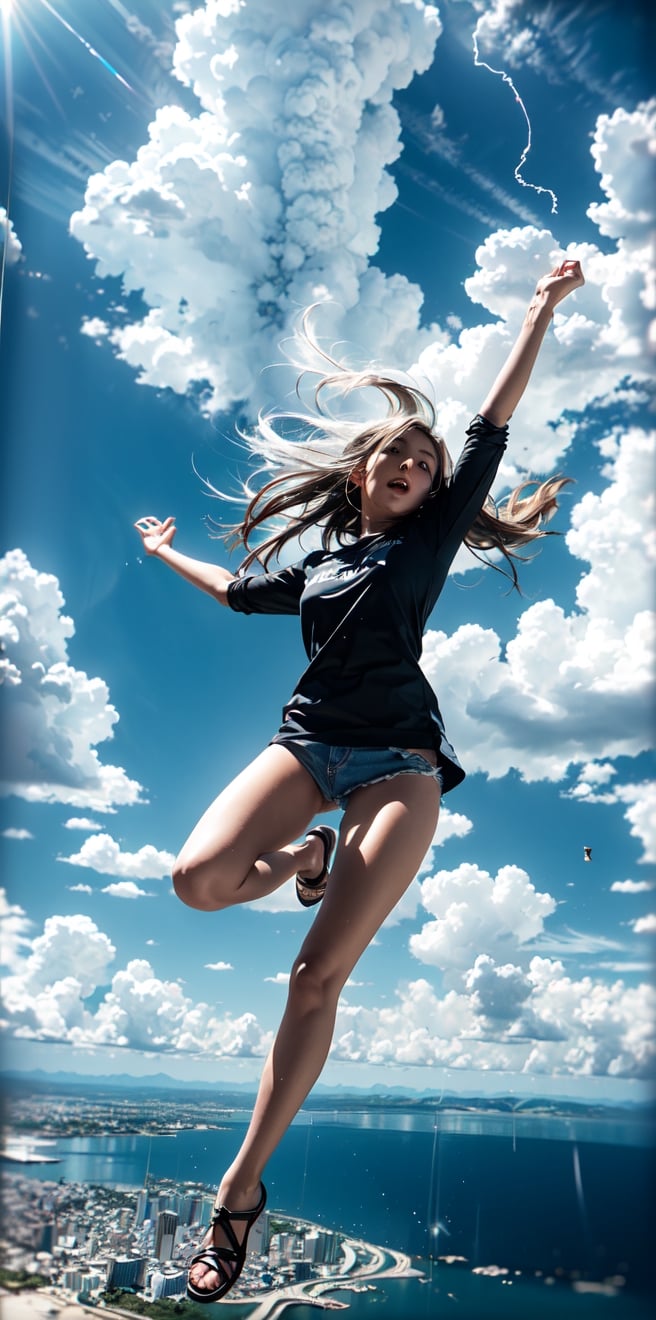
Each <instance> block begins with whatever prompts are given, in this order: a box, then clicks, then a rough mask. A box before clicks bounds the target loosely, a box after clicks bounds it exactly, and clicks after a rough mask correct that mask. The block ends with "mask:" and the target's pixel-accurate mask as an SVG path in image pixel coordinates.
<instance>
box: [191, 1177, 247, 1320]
mask: <svg viewBox="0 0 656 1320" xmlns="http://www.w3.org/2000/svg"><path fill="white" fill-rule="evenodd" d="M221 1192H222V1188H221V1189H220V1190H219V1195H218V1196H217V1199H216V1205H215V1209H214V1214H213V1216H212V1220H211V1223H210V1227H209V1229H208V1231H207V1233H206V1234H205V1237H204V1239H203V1243H202V1245H201V1248H200V1250H199V1251H197V1252H196V1254H195V1256H193V1257H192V1259H191V1262H190V1266H189V1278H188V1282H187V1295H188V1296H189V1297H190V1298H191V1299H192V1300H193V1301H195V1302H218V1301H219V1299H220V1298H221V1297H225V1295H226V1293H228V1292H229V1291H230V1289H231V1288H232V1286H233V1284H235V1283H236V1282H237V1279H238V1278H239V1275H240V1274H241V1272H242V1269H243V1268H244V1261H245V1260H246V1252H247V1249H248V1234H249V1233H250V1230H251V1228H252V1227H253V1224H254V1223H255V1221H256V1219H258V1218H259V1216H260V1215H261V1213H262V1211H263V1209H264V1206H265V1204H266V1190H265V1187H264V1183H260V1184H259V1186H258V1188H257V1189H256V1190H255V1193H253V1189H248V1190H247V1191H246V1192H244V1193H242V1194H241V1195H239V1194H238V1193H236V1192H235V1193H234V1194H232V1193H231V1194H230V1201H231V1207H232V1208H231V1209H228V1207H227V1206H226V1205H225V1204H224V1203H223V1199H222V1195H221Z"/></svg>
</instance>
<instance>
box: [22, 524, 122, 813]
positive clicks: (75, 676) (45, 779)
mask: <svg viewBox="0 0 656 1320" xmlns="http://www.w3.org/2000/svg"><path fill="white" fill-rule="evenodd" d="M63 606H64V598H63V596H62V593H61V591H60V589H59V583H58V581H57V578H56V577H55V576H54V575H53V574H51V573H41V572H39V571H38V570H37V569H35V568H33V567H32V565H31V564H30V562H29V560H28V559H27V556H26V555H25V554H24V553H23V551H22V550H12V551H10V552H9V553H8V554H7V555H5V556H4V558H3V559H2V560H0V642H1V643H2V648H3V651H2V659H0V683H2V698H1V700H2V718H3V738H2V752H1V762H0V764H1V770H2V772H1V780H2V791H3V792H4V793H13V794H15V795H16V796H17V797H22V798H26V799H27V800H28V801H31V802H64V803H67V804H69V805H70V806H77V807H87V808H89V807H90V808H92V809H94V810H97V811H111V810H112V809H113V808H114V807H115V806H117V805H119V804H121V805H125V804H129V803H133V802H138V801H139V795H140V791H141V789H140V785H139V784H137V783H136V782H135V781H134V780H132V779H129V778H128V776H127V775H126V773H125V770H123V769H121V768H120V767H119V766H115V765H104V764H103V763H102V762H101V760H100V757H99V755H98V752H97V751H96V747H97V745H98V744H99V743H102V742H105V741H106V740H107V739H109V738H111V737H112V736H113V727H114V725H115V724H116V722H117V720H118V714H117V712H116V710H115V709H114V707H113V706H112V705H111V703H110V700H109V692H108V689H107V685H106V683H104V682H103V680H102V679H101V678H90V677H89V676H88V675H87V674H85V673H83V672H82V671H81V670H79V669H75V668H74V666H73V665H72V664H71V662H70V660H69V655H68V642H69V640H70V638H71V637H72V636H73V634H74V632H75V628H74V625H73V620H72V619H70V618H68V617H67V616H66V615H65V614H63V613H62V609H63Z"/></svg>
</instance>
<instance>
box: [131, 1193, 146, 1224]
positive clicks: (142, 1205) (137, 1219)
mask: <svg viewBox="0 0 656 1320" xmlns="http://www.w3.org/2000/svg"><path fill="white" fill-rule="evenodd" d="M147 1209H148V1188H147V1187H142V1189H141V1191H140V1192H139V1195H138V1196H137V1206H136V1209H135V1212H134V1227H135V1228H141V1225H142V1224H143V1221H144V1219H145V1218H146V1211H147Z"/></svg>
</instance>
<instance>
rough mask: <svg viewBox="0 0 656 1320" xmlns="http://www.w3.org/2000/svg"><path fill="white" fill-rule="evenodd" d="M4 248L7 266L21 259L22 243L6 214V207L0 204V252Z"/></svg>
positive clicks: (13, 264)
mask: <svg viewBox="0 0 656 1320" xmlns="http://www.w3.org/2000/svg"><path fill="white" fill-rule="evenodd" d="M3 247H4V248H6V258H5V259H6V262H7V265H8V266H15V265H16V263H17V262H18V261H20V259H21V255H22V252H23V245H22V243H21V241H20V239H19V237H18V234H17V233H16V230H15V229H14V226H13V222H12V221H11V220H10V219H9V216H8V215H7V209H6V207H4V206H0V252H1V251H2V248H3Z"/></svg>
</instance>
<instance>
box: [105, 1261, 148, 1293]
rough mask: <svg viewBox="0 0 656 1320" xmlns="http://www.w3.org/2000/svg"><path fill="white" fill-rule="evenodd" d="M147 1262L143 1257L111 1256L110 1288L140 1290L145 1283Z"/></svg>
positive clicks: (108, 1268)
mask: <svg viewBox="0 0 656 1320" xmlns="http://www.w3.org/2000/svg"><path fill="white" fill-rule="evenodd" d="M145 1271H146V1260H145V1258H144V1257H143V1256H110V1258H109V1260H108V1261H107V1287H108V1288H139V1287H140V1286H141V1284H142V1283H143V1279H144V1275H145Z"/></svg>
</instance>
